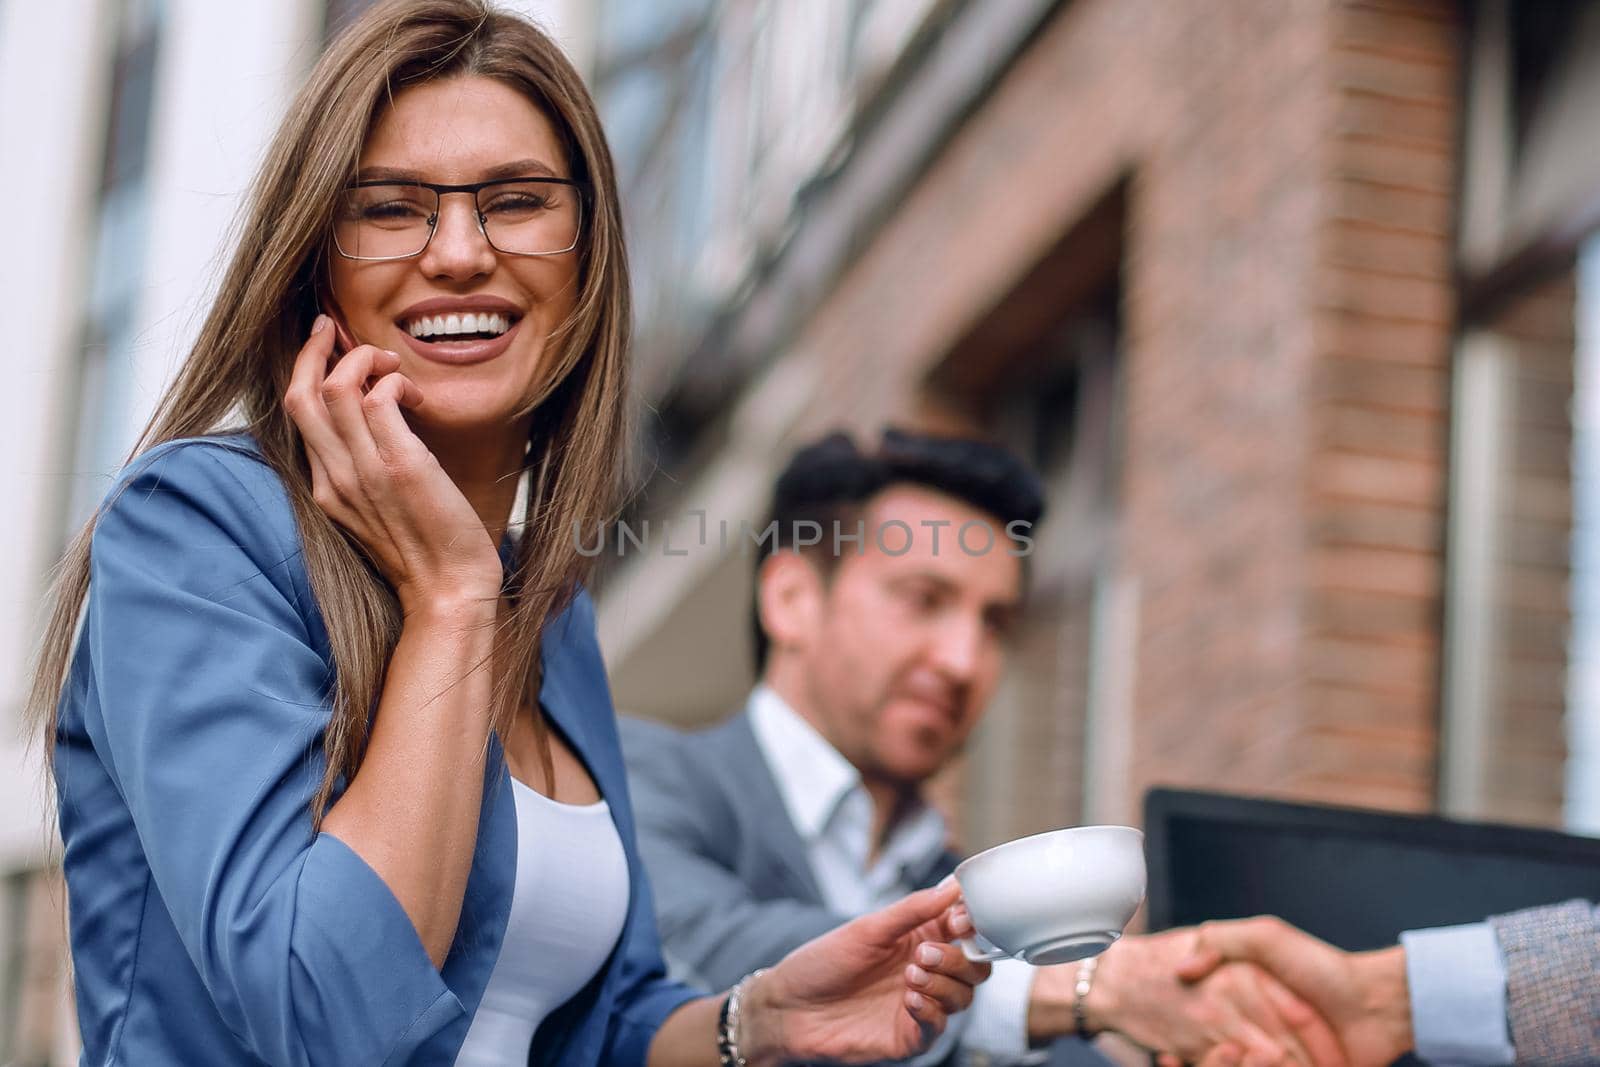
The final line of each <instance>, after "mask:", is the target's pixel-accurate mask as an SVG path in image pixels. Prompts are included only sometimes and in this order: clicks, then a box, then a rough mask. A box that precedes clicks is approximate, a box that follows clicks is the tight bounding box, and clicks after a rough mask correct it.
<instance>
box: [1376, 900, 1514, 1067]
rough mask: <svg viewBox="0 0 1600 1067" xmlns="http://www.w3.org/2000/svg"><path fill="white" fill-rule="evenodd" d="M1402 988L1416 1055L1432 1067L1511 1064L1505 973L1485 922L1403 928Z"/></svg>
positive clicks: (1498, 950)
mask: <svg viewBox="0 0 1600 1067" xmlns="http://www.w3.org/2000/svg"><path fill="white" fill-rule="evenodd" d="M1400 943H1401V944H1402V945H1404V946H1405V950H1406V984H1407V986H1408V987H1409V989H1410V991H1411V1028H1412V1032H1413V1034H1414V1035H1415V1040H1416V1048H1417V1055H1418V1056H1419V1057H1420V1058H1421V1059H1423V1060H1425V1061H1427V1062H1428V1063H1433V1064H1450V1065H1453V1067H1496V1065H1500V1064H1509V1063H1512V1062H1514V1060H1515V1058H1516V1055H1515V1052H1514V1050H1513V1049H1512V1047H1511V1039H1510V1036H1509V1028H1508V1027H1507V1025H1506V969H1505V961H1504V960H1503V959H1501V956H1500V945H1499V943H1498V942H1497V941H1496V940H1495V936H1494V931H1493V930H1492V929H1491V928H1490V927H1489V924H1488V923H1469V924H1467V925H1465V926H1446V927H1440V928H1438V929H1434V930H1409V931H1407V932H1406V933H1403V934H1401V935H1400Z"/></svg>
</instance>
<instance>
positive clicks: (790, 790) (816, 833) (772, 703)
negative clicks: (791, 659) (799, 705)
mask: <svg viewBox="0 0 1600 1067" xmlns="http://www.w3.org/2000/svg"><path fill="white" fill-rule="evenodd" d="M747 707H748V709H749V711H750V728H751V729H752V730H754V731H755V735H756V743H757V744H759V745H760V746H761V754H762V755H763V756H765V757H766V760H767V765H768V766H770V767H771V768H772V777H773V778H774V779H775V780H776V781H777V785H778V793H779V795H780V796H782V797H783V805H784V807H786V808H788V809H789V819H790V821H792V822H793V823H794V827H795V829H796V830H798V831H799V833H800V836H801V837H802V838H804V839H805V840H807V841H812V840H815V839H816V838H818V837H820V836H821V835H822V832H823V831H824V830H825V829H826V828H827V825H828V820H829V819H830V818H832V816H833V813H834V812H835V811H836V810H837V809H838V807H839V804H840V803H841V802H842V801H843V800H844V798H845V797H846V796H847V795H849V793H850V792H851V790H853V789H855V788H856V787H857V786H859V785H860V784H861V772H859V771H857V770H856V769H855V766H854V765H853V764H852V763H851V762H850V761H849V760H847V759H845V758H844V757H843V756H841V755H840V754H839V751H838V749H836V748H834V747H833V746H832V745H830V744H829V743H828V741H827V739H826V738H824V737H823V736H822V735H821V734H819V733H818V732H817V730H816V727H814V726H812V725H811V724H810V723H809V722H807V721H806V720H805V719H803V718H802V717H801V716H800V714H799V712H797V711H795V710H794V709H793V708H791V707H790V706H789V702H788V701H786V700H784V699H783V698H782V697H781V696H779V695H778V694H777V693H776V692H774V691H773V690H772V689H771V688H769V687H768V686H765V685H758V686H756V688H755V690H754V691H753V692H751V694H750V701H749V703H748V705H747Z"/></svg>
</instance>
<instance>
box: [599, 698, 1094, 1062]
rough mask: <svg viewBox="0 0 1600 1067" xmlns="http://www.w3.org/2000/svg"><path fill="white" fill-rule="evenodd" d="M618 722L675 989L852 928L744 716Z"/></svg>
mask: <svg viewBox="0 0 1600 1067" xmlns="http://www.w3.org/2000/svg"><path fill="white" fill-rule="evenodd" d="M619 721H620V726H621V732H622V751H623V758H624V760H625V761H626V763H627V767H628V784H629V787H630V791H631V792H632V794H633V807H634V815H635V820H636V823H637V826H638V834H639V853H640V856H641V857H642V858H643V859H644V865H645V869H646V870H647V871H648V872H649V875H650V883H651V886H652V888H653V890H654V892H655V901H656V918H657V925H658V926H659V928H660V934H661V943H662V946H663V948H664V949H665V954H666V958H667V963H668V966H669V967H670V968H671V971H672V976H673V977H674V978H677V979H679V980H681V981H685V982H689V983H691V984H695V985H699V986H702V987H703V988H706V989H726V988H727V987H729V986H731V985H732V984H733V983H735V982H737V981H738V980H739V979H740V978H742V977H744V976H745V975H747V974H749V973H750V972H751V971H753V970H755V969H756V968H758V967H768V966H771V965H772V964H773V963H776V962H777V961H778V960H780V959H782V958H783V956H784V955H785V954H787V953H788V952H789V951H790V950H791V949H794V948H797V947H799V946H800V945H803V944H805V943H806V942H807V941H809V940H811V939H812V938H814V937H817V936H818V935H820V934H824V933H826V932H827V931H829V930H832V929H833V928H834V927H836V926H838V925H839V924H840V923H843V922H845V921H847V920H848V918H849V916H846V915H840V914H837V913H835V912H832V911H829V910H828V908H827V907H826V906H825V905H824V903H823V899H822V891H821V889H820V888H819V887H818V886H817V883H816V879H815V878H814V877H813V875H812V873H811V863H810V860H809V859H808V857H807V855H806V846H805V842H803V841H802V840H801V839H800V834H799V832H798V831H796V830H795V828H794V824H793V823H792V822H791V821H790V820H789V809H788V808H787V807H786V806H785V805H784V802H783V797H782V796H781V795H780V794H779V792H778V785H777V781H776V780H775V779H774V778H773V775H772V770H771V768H770V767H769V766H768V765H767V761H766V758H765V757H764V756H763V755H762V753H761V747H760V745H758V744H757V742H756V737H755V732H754V731H753V730H752V729H751V728H750V718H749V715H748V714H747V713H746V712H744V711H740V712H739V713H738V714H736V715H734V716H732V717H731V718H729V719H727V720H725V721H724V722H722V723H720V724H719V725H717V726H713V727H711V728H709V729H706V730H701V731H697V732H693V733H685V732H681V731H678V730H674V729H671V728H669V727H665V726H661V725H659V724H657V723H650V722H644V721H642V720H639V719H628V718H623V719H621V720H619ZM958 859H959V857H957V856H956V855H955V854H954V853H951V852H945V853H943V854H941V855H939V856H936V857H934V859H933V860H932V861H931V862H930V863H929V864H928V867H927V869H926V870H923V871H912V872H907V874H908V877H907V880H908V881H909V882H910V883H911V884H913V885H916V886H919V887H920V886H929V885H933V884H934V883H936V882H938V881H939V880H940V879H942V878H943V877H944V876H945V875H947V874H949V873H950V872H951V871H952V870H954V869H955V865H956V862H957V860H958ZM1050 1062H1051V1063H1052V1064H1058V1065H1063V1067H1065V1065H1071V1064H1084V1065H1088V1064H1102V1065H1103V1064H1107V1063H1108V1062H1109V1061H1107V1060H1106V1059H1105V1058H1104V1057H1103V1056H1101V1055H1100V1054H1099V1053H1098V1052H1097V1051H1096V1050H1095V1049H1094V1048H1093V1047H1092V1046H1089V1045H1088V1044H1086V1043H1085V1042H1082V1041H1078V1040H1076V1039H1069V1040H1064V1041H1058V1042H1055V1043H1054V1045H1053V1046H1052V1047H1051V1050H1050Z"/></svg>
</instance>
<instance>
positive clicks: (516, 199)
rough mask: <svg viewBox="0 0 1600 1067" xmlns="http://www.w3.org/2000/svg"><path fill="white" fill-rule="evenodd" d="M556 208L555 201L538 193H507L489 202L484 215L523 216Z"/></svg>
mask: <svg viewBox="0 0 1600 1067" xmlns="http://www.w3.org/2000/svg"><path fill="white" fill-rule="evenodd" d="M554 206H555V200H554V198H552V197H549V196H541V195H538V194H536V193H505V194H502V195H500V196H497V197H495V198H494V199H493V200H491V201H489V203H488V204H486V205H485V206H484V213H485V214H493V215H523V214H532V213H534V212H537V211H548V210H550V209H551V208H552V207H554Z"/></svg>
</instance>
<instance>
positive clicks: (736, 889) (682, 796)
mask: <svg viewBox="0 0 1600 1067" xmlns="http://www.w3.org/2000/svg"><path fill="white" fill-rule="evenodd" d="M623 740H624V744H623V753H624V755H625V756H626V758H627V762H628V780H629V786H630V788H631V789H632V790H633V792H634V794H635V795H636V796H637V797H638V800H639V803H638V808H637V812H638V821H639V852H640V854H641V855H642V856H643V858H644V864H645V867H646V869H647V870H648V871H649V873H650V880H651V882H652V883H653V884H654V886H655V893H656V916H657V919H658V920H659V922H660V928H661V937H662V943H663V944H664V945H665V948H666V955H667V959H668V960H670V961H671V962H672V963H673V965H674V967H675V968H676V969H677V970H679V971H681V972H683V973H682V977H683V978H685V980H687V981H691V982H694V983H695V984H698V985H701V986H703V987H705V988H708V989H726V988H728V987H729V986H731V985H733V984H734V983H735V982H737V981H738V980H739V979H740V978H743V977H744V976H745V975H747V974H749V973H750V972H751V971H753V970H755V969H756V968H758V967H770V966H772V964H774V963H776V962H777V961H778V960H780V959H782V958H783V957H784V956H785V955H787V954H788V953H789V952H790V951H791V950H793V949H795V948H798V947H799V946H800V945H803V944H805V943H806V942H807V941H810V940H811V939H812V938H814V937H818V936H820V935H822V934H825V933H827V932H828V931H829V930H832V929H833V928H834V927H836V926H838V925H839V924H840V923H843V922H845V921H847V920H848V918H849V916H845V915H837V914H835V913H833V912H831V911H829V910H828V909H826V908H823V907H818V906H816V905H812V904H806V903H802V902H801V901H798V900H794V899H792V898H770V899H763V898H761V897H758V896H757V895H756V894H755V893H753V892H752V891H751V890H750V888H749V887H748V886H747V885H746V883H745V880H744V879H743V878H742V877H741V876H740V874H739V872H738V871H737V870H736V869H735V867H734V860H733V856H732V848H733V844H732V841H731V838H732V836H733V832H734V826H733V825H732V821H731V819H729V818H726V817H725V816H724V815H722V814H719V813H718V811H717V810H716V806H715V804H714V803H713V802H712V801H711V800H710V799H708V797H707V791H708V789H709V786H708V785H707V784H706V783H705V782H704V781H695V780H694V777H695V776H694V775H693V773H692V771H691V770H690V769H689V768H688V767H686V766H684V765H683V761H682V760H680V759H679V758H678V753H677V748H678V746H679V745H680V744H684V745H690V744H694V743H695V739H694V738H693V737H683V736H680V735H678V734H677V733H676V732H674V731H671V730H669V729H667V728H665V727H661V726H657V725H655V724H652V723H642V722H638V721H624V723H623Z"/></svg>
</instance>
